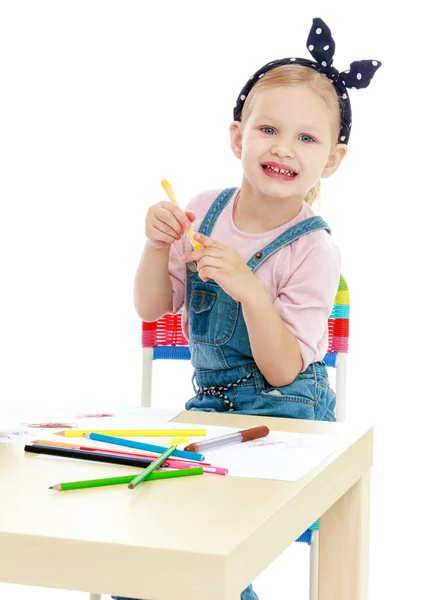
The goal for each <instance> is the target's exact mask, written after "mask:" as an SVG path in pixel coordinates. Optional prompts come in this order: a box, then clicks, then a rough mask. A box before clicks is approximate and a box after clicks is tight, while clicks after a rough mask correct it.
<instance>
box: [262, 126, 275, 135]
mask: <svg viewBox="0 0 447 600" xmlns="http://www.w3.org/2000/svg"><path fill="white" fill-rule="evenodd" d="M261 131H263V132H264V133H267V134H268V135H274V134H275V133H276V132H275V130H274V129H273V127H263V128H262V129H261Z"/></svg>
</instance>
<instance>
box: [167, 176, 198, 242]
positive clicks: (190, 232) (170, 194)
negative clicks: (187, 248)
mask: <svg viewBox="0 0 447 600" xmlns="http://www.w3.org/2000/svg"><path fill="white" fill-rule="evenodd" d="M161 185H162V187H163V189H164V191H165V192H166V195H167V196H168V198H169V200H170V201H171V202H172V203H173V204H175V205H176V206H178V207H179V209H180V210H183V209H182V207H181V206H180V202H179V201H178V200H177V198H176V197H175V196H174V192H173V191H172V187H171V184H170V183H169V181H168V180H167V179H163V181H162V182H161ZM186 233H187V235H188V237H189V239H190V241H191V244H192V247H193V248H194V250H200V249H201V248H203V246H202V244H199V242H197V241H196V240H195V239H194V232H193V230H192V227H191V226H190V227H188V229H187V230H186Z"/></svg>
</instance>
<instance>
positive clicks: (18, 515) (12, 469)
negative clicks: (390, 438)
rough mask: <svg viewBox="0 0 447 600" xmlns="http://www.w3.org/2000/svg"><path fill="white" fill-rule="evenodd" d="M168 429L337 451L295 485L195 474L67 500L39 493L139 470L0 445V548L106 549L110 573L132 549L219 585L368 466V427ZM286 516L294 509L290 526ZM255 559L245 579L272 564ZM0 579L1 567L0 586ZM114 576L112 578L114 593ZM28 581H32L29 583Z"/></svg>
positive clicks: (241, 423) (305, 424)
mask: <svg viewBox="0 0 447 600" xmlns="http://www.w3.org/2000/svg"><path fill="white" fill-rule="evenodd" d="M173 422H182V423H188V422H190V423H197V424H204V425H221V426H231V427H240V428H245V427H252V426H254V425H259V424H266V425H268V426H269V427H270V429H271V430H282V431H294V432H298V433H316V434H319V433H320V434H326V433H330V434H331V435H335V436H337V440H339V444H338V447H337V450H336V451H335V452H334V453H333V454H331V455H330V456H329V457H328V458H327V459H326V460H325V461H323V462H322V463H321V464H320V465H318V466H317V467H315V468H314V469H312V471H310V472H309V473H307V474H306V475H305V476H304V477H303V478H301V479H300V480H299V481H275V480H266V479H251V478H243V477H230V476H227V477H223V476H217V475H208V476H205V475H204V476H201V477H185V478H181V479H171V480H165V481H162V482H157V485H149V484H147V483H146V484H142V485H140V486H138V488H137V489H136V490H134V491H130V490H129V489H128V488H127V486H126V485H116V486H108V487H99V488H90V489H81V490H73V491H69V492H55V491H53V490H49V489H48V488H49V486H50V485H54V484H56V483H59V482H61V481H77V480H83V479H90V478H100V477H111V476H115V475H117V476H119V475H128V474H132V473H136V474H137V473H138V472H140V471H141V469H139V468H136V467H135V468H134V467H125V466H119V465H113V466H112V465H108V464H104V465H102V464H100V463H96V464H94V463H89V462H87V461H85V462H83V461H70V462H69V463H68V462H67V461H66V460H65V459H55V458H54V457H51V458H49V457H44V456H39V455H33V454H28V453H25V452H24V451H23V445H22V444H20V443H14V444H3V445H0V479H1V481H2V493H1V494H0V546H2V542H5V541H6V542H8V543H9V544H13V543H15V541H17V540H20V547H21V548H22V551H23V548H25V549H26V550H25V552H29V558H30V559H32V557H33V556H34V554H33V552H35V553H38V552H39V543H41V544H42V548H50V544H51V542H53V543H54V544H55V545H56V546H58V547H59V548H62V547H63V548H66V549H67V553H68V554H69V555H70V557H71V558H70V560H73V557H75V556H76V553H79V554H80V553H83V555H84V556H85V555H87V554H88V555H90V556H91V557H92V558H91V560H92V561H93V562H94V561H95V558H94V556H96V555H97V554H98V552H97V551H98V549H99V548H101V550H102V551H104V550H105V548H106V547H107V551H106V553H107V557H108V564H109V565H110V567H113V566H114V565H119V564H122V562H123V561H128V560H130V559H131V558H132V557H136V556H137V551H139V554H138V556H140V557H142V559H143V557H144V559H145V560H149V561H151V563H153V561H164V564H165V565H167V568H168V567H169V569H177V570H180V571H181V565H183V566H185V565H187V566H188V569H195V568H197V569H199V571H200V570H201V571H202V573H203V570H204V569H208V570H209V572H210V573H211V572H214V576H215V579H217V580H218V579H219V577H218V573H220V572H221V574H222V577H224V576H226V575H228V569H229V568H230V567H231V565H237V563H238V560H239V559H240V557H241V556H242V553H243V556H247V553H248V555H250V547H252V549H253V550H254V549H255V548H256V547H257V546H258V545H259V543H260V542H259V540H260V539H262V537H263V536H265V535H274V536H275V540H276V542H277V546H278V547H283V548H285V547H287V545H288V544H289V543H290V542H292V541H293V539H294V538H295V537H297V536H298V535H300V533H301V532H302V531H303V530H305V529H306V528H307V527H308V526H309V525H310V524H311V523H312V522H313V521H314V520H315V519H316V518H318V517H319V516H320V515H321V514H323V512H325V511H326V510H327V509H328V508H329V507H330V506H331V505H332V504H333V503H334V502H335V501H336V500H337V499H338V498H339V497H341V496H342V495H343V494H344V493H345V492H346V491H347V490H348V489H349V488H350V487H351V486H352V485H353V484H354V483H355V482H356V481H357V480H358V479H359V478H360V477H361V476H362V475H363V473H365V472H366V471H367V470H368V469H369V468H370V467H371V465H372V448H373V435H372V434H373V430H372V428H371V427H370V426H369V425H356V426H348V425H346V424H339V423H322V422H314V421H312V422H310V421H300V420H294V419H273V418H265V417H256V416H242V415H235V414H234V413H233V414H231V415H228V414H216V413H200V412H194V413H188V412H182V413H180V414H179V415H178V416H177V417H176V418H175V419H173ZM317 490H318V494H316V491H317ZM316 498H317V499H316ZM298 508H299V510H296V509H298ZM292 510H293V511H296V518H294V519H293V520H292V519H290V515H291V514H292V513H291V512H290V511H292ZM289 519H290V520H289ZM287 523H288V525H287ZM270 532H271V533H270ZM25 539H26V540H27V544H24V541H25ZM31 542H32V543H31ZM30 544H31V546H30ZM70 544H71V546H70ZM250 545H251V546H250ZM273 546H275V544H273ZM42 548H41V550H42ZM273 551H276V547H275V549H274V548H272V552H273ZM252 554H256V552H252ZM262 555H263V556H262V558H260V561H259V565H258V564H256V566H255V564H254V563H255V562H256V561H255V560H252V562H253V565H252V564H251V563H250V564H246V569H245V570H247V569H248V572H250V570H251V569H252V570H253V573H254V572H255V570H258V566H261V563H262V562H265V561H270V560H273V558H274V557H273V558H272V557H271V556H270V555H268V552H266V551H265V550H264V551H263V553H262ZM10 560H13V558H11V559H10ZM100 560H103V559H98V561H99V562H100ZM250 560H251V559H250ZM99 562H98V565H97V569H99ZM249 562H250V561H249ZM137 563H138V561H135V564H137ZM168 563H169V564H168ZM267 564H268V563H267ZM194 565H196V566H194ZM110 567H109V568H110ZM238 568H239V567H237V569H238ZM161 571H163V569H161ZM199 571H198V572H199ZM2 576H3V577H5V575H4V573H3V572H2V568H1V560H0V581H1V580H2ZM191 576H192V575H191ZM30 577H31V576H30ZM118 578H119V576H118V575H116V578H115V585H116V582H117V581H118ZM99 579H101V578H99ZM112 579H113V578H112ZM243 579H244V576H243V575H242V574H241V581H242V580H243ZM4 580H8V579H7V577H5V579H4ZM29 581H31V582H33V581H41V580H40V579H39V578H37V579H33V578H32V577H31V578H30V579H29ZM101 581H102V579H101ZM67 583H68V585H70V582H67ZM55 587H57V586H55ZM79 589H84V588H83V587H80V588H79ZM90 591H101V592H106V591H107V590H104V589H101V590H95V589H92V590H90ZM114 593H120V592H119V591H115V592H114ZM167 597H168V596H167ZM184 597H185V598H186V597H187V596H184ZM196 597H197V598H199V597H200V594H199V593H197V594H196ZM203 597H205V596H203ZM216 597H217V594H216ZM222 597H223V596H222Z"/></svg>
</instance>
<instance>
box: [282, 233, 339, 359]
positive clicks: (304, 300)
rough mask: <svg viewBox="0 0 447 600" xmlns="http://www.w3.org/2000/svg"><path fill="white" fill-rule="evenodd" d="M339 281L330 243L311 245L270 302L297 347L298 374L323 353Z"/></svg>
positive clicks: (335, 255)
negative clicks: (301, 361)
mask: <svg viewBox="0 0 447 600" xmlns="http://www.w3.org/2000/svg"><path fill="white" fill-rule="evenodd" d="M322 233H323V232H322ZM324 235H328V234H326V232H324ZM339 280H340V254H339V251H338V249H337V248H336V247H335V246H334V245H333V244H332V243H323V244H321V245H315V246H313V247H312V248H311V249H310V250H309V252H308V253H307V255H306V256H305V258H304V259H303V261H302V262H301V263H300V265H299V267H298V268H297V269H296V270H295V271H294V272H292V274H291V275H290V277H289V279H288V281H287V282H286V284H285V285H284V286H283V287H282V289H280V290H279V293H278V297H277V298H276V300H275V301H274V306H275V308H276V310H277V311H278V314H279V316H280V317H281V319H282V321H283V323H284V324H285V325H286V326H287V327H288V328H289V329H290V331H291V332H292V333H293V334H294V335H295V337H296V338H297V340H298V341H299V343H300V348H301V356H302V359H303V367H302V371H304V370H305V369H307V367H308V366H309V365H310V364H311V363H312V362H315V360H322V357H323V356H324V355H325V354H326V352H327V341H328V318H329V315H330V314H331V312H332V307H333V303H334V299H335V295H336V293H337V289H338V284H339Z"/></svg>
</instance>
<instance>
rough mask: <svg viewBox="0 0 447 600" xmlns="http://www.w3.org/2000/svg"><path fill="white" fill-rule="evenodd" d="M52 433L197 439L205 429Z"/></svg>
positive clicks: (75, 430)
mask: <svg viewBox="0 0 447 600" xmlns="http://www.w3.org/2000/svg"><path fill="white" fill-rule="evenodd" d="M54 433H55V435H62V436H64V437H83V436H84V433H100V434H102V435H111V436H116V437H120V436H126V437H172V436H179V437H199V436H205V435H206V429H65V430H64V431H55V432H54Z"/></svg>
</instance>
